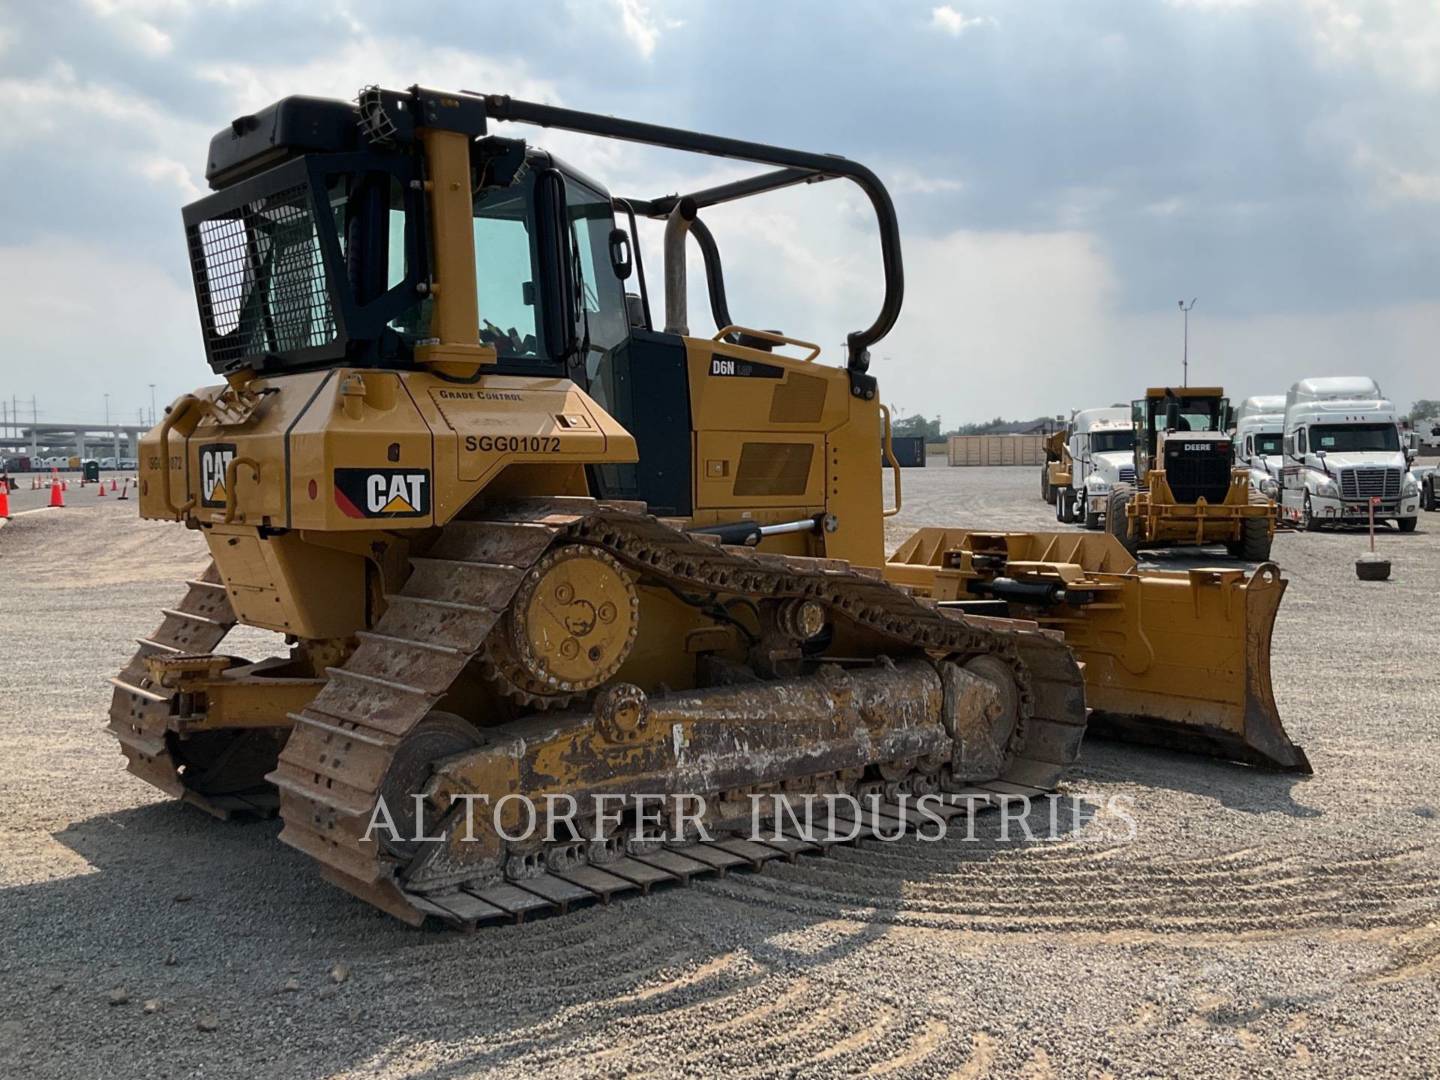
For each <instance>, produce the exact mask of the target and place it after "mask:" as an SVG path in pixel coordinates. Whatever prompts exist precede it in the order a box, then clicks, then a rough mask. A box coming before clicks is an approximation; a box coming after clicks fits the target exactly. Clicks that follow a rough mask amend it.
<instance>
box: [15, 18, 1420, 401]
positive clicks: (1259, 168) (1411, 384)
mask: <svg viewBox="0 0 1440 1080" xmlns="http://www.w3.org/2000/svg"><path fill="white" fill-rule="evenodd" d="M376 82H378V83H382V84H385V85H392V86H406V85H409V84H411V83H414V82H423V83H426V84H428V85H432V86H437V87H445V88H464V89H472V90H481V91H494V92H502V93H509V94H511V95H513V96H516V97H530V98H537V99H540V100H544V101H548V102H553V103H557V104H563V105H568V106H572V107H577V108H583V109H588V110H592V111H597V112H605V113H612V114H615V115H622V116H630V117H634V118H637V119H644V120H651V121H655V122H659V123H667V124H673V125H677V126H685V127H693V128H697V129H700V130H707V131H714V132H717V133H721V134H727V135H735V136H740V137H745V138H752V139H758V140H762V141H769V142H776V143H782V144H787V145H792V146H797V147H801V148H804V149H810V150H818V151H825V152H832V153H840V154H844V155H846V156H848V157H853V158H857V159H859V160H861V161H863V162H865V163H866V164H868V165H870V166H871V167H872V168H873V169H874V170H875V171H876V172H877V173H879V174H880V176H881V177H882V179H884V180H885V181H886V183H887V184H888V185H889V187H890V189H891V191H892V192H893V194H894V196H895V199H896V203H897V207H898V210H899V214H900V222H901V229H902V232H903V235H904V252H905V263H906V276H907V291H906V301H905V309H904V312H903V314H902V316H901V319H900V322H899V324H898V325H897V327H896V329H895V331H894V332H893V333H892V334H891V336H890V337H889V338H887V339H886V340H885V341H883V342H881V343H880V344H879V345H878V346H877V347H876V349H875V362H874V365H873V367H872V370H873V371H874V372H875V374H877V375H878V376H879V377H880V379H881V387H882V392H883V394H884V397H885V398H886V400H888V401H890V402H892V403H894V404H897V405H898V406H900V408H901V409H902V410H903V411H904V412H906V413H909V412H914V411H917V410H919V411H924V412H925V413H926V414H927V415H934V414H936V413H938V414H940V415H942V416H943V417H944V420H945V422H946V423H947V425H948V424H954V423H958V422H962V421H966V420H975V419H983V418H986V417H989V416H993V415H995V414H997V413H1000V414H1005V415H1007V416H1020V415H1027V416H1028V415H1034V414H1037V413H1042V412H1050V413H1054V412H1061V411H1066V410H1069V409H1071V408H1077V407H1085V406H1090V405H1095V404H1106V403H1109V402H1111V401H1118V400H1122V399H1129V398H1130V397H1132V396H1134V394H1135V392H1136V390H1137V388H1140V387H1143V386H1145V385H1147V384H1153V383H1155V382H1158V381H1167V380H1176V379H1178V377H1179V374H1180V340H1181V325H1180V316H1179V314H1178V312H1177V310H1176V301H1177V300H1178V299H1180V298H1182V297H1183V298H1184V299H1186V300H1188V299H1190V298H1191V297H1192V296H1193V297H1198V298H1199V299H1198V303H1197V304H1196V306H1195V310H1194V313H1193V314H1192V315H1191V325H1190V342H1191V373H1192V382H1221V383H1224V384H1225V385H1226V387H1227V388H1228V389H1229V390H1230V392H1231V394H1232V396H1233V397H1235V398H1237V399H1238V398H1240V397H1243V396H1245V395H1248V394H1255V393H1274V392H1283V391H1284V390H1285V388H1286V387H1287V386H1288V385H1289V384H1290V383H1291V382H1293V381H1294V380H1295V379H1297V378H1301V377H1303V376H1306V375H1318V374H1350V373H1355V374H1360V373H1364V374H1371V375H1373V376H1375V377H1376V378H1377V379H1379V381H1380V383H1381V385H1382V386H1383V387H1384V388H1385V390H1386V391H1387V392H1388V393H1389V394H1390V396H1392V397H1394V398H1395V399H1396V400H1397V401H1399V402H1401V403H1402V404H1404V405H1407V406H1408V404H1409V402H1410V400H1411V399H1413V398H1415V397H1420V396H1426V397H1440V373H1437V370H1436V364H1435V358H1436V348H1437V337H1440V273H1437V271H1440V127H1437V126H1436V123H1435V118H1436V116H1437V115H1440V5H1437V4H1436V3H1435V2H1434V0H1169V2H1164V0H1153V2H1148V0H954V2H951V3H946V4H942V5H939V6H937V5H936V4H934V3H933V2H924V3H914V4H906V3H898V2H875V3H867V2H861V0H829V2H817V3H799V2H794V3H783V2H778V0H757V2H746V0H728V2H725V3H711V4H704V3H698V2H694V3H689V2H674V3H672V2H665V0H591V2H579V0H574V2H568V3H561V2H556V3H545V2H539V0H532V2H530V3H523V4H522V3H514V2H510V3H504V4H501V3H491V2H469V3H454V4H447V3H444V2H440V0H437V2H431V3H426V4H423V5H422V4H416V5H402V4H395V3H393V2H369V0H344V2H336V3H329V4H327V3H324V2H320V3H314V4H309V5H305V6H304V7H303V8H301V7H300V6H299V5H292V4H287V3H266V2H249V0H215V2H208V3H207V2H197V3H185V2H182V0H47V2H45V3H31V2H29V0H0V95H3V99H4V100H5V102H6V103H7V106H8V107H7V109H6V114H5V119H4V121H3V122H0V190H3V194H4V197H5V199H4V205H5V212H4V213H3V214H0V296H3V297H4V301H3V303H4V310H5V316H6V317H5V319H4V323H5V325H6V328H7V330H8V334H7V338H8V340H7V342H6V348H5V352H4V360H3V362H0V373H3V379H0V397H4V398H6V399H9V398H10V396H11V395H12V394H14V395H18V396H19V397H20V398H21V399H24V400H26V401H27V402H28V400H29V399H30V397H31V396H32V395H34V396H35V397H36V398H37V399H38V402H39V409H40V414H41V418H42V419H46V418H49V419H72V418H79V419H88V420H98V419H99V418H100V417H101V416H102V414H103V411H104V408H105V405H104V395H105V394H109V395H110V408H111V412H112V414H113V415H115V416H116V417H122V416H123V417H126V418H129V419H134V418H135V417H136V414H137V410H139V409H141V408H148V403H149V395H150V391H149V389H148V385H147V384H149V383H152V382H153V383H156V384H157V387H158V389H157V393H158V395H159V397H160V398H161V400H162V402H163V401H165V400H168V399H169V398H171V397H173V396H174V395H175V394H177V393H179V392H182V391H184V390H187V389H190V388H192V387H193V386H196V385H200V384H202V383H205V382H208V381H211V380H210V378H209V371H208V369H207V368H206V367H205V366H204V362H203V353H202V350H201V347H200V342H199V334H198V324H197V320H196V316H195V313H194V301H193V294H192V293H191V291H190V285H189V281H188V276H187V270H186V264H185V251H184V243H183V236H182V232H181V228H180V215H179V208H180V207H181V206H182V205H183V204H185V203H186V202H189V201H191V200H192V199H194V198H196V197H198V196H199V195H200V194H202V189H203V177H202V172H203V164H204V155H205V149H206V145H207V143H208V140H209V137H210V135H211V134H212V133H213V132H214V131H216V130H217V129H219V128H220V127H222V126H224V125H225V124H226V123H228V121H229V120H230V119H231V118H233V117H234V116H237V115H240V114H243V113H246V112H249V111H253V110H254V109H256V108H259V107H261V106H263V105H265V104H267V103H269V102H270V101H273V100H274V99H276V98H278V97H282V96H284V95H286V94H289V93H310V94H324V95H333V96H341V97H351V96H353V95H354V93H355V91H356V90H357V89H358V88H359V87H360V86H362V85H364V84H368V83H376ZM510 133H517V134H518V133H522V129H512V131H511V132H510ZM533 134H534V138H535V141H537V142H540V143H542V144H544V145H547V146H549V147H551V148H552V149H555V150H557V151H558V152H559V153H560V154H561V155H562V156H564V157H566V158H567V160H570V161H571V162H572V163H574V164H576V165H578V166H579V167H580V168H582V169H583V170H584V171H586V172H588V173H590V174H591V175H594V176H596V177H598V178H600V179H602V180H604V181H606V182H607V183H609V184H610V186H611V188H612V190H614V191H615V192H616V193H619V194H631V195H641V196H651V195H657V194H661V193H665V192H669V191H674V190H677V189H682V188H687V187H693V186H697V185H703V184H706V183H709V182H712V181H714V180H717V179H721V178H728V177H732V176H735V175H739V174H740V172H741V170H739V169H737V168H732V167H730V166H728V165H725V164H723V163H717V162H715V161H712V160H710V159H706V158H690V157H686V156H682V155H673V154H669V155H667V154H660V153H656V152H652V151H646V150H642V149H639V148H634V147H628V146H616V145H605V144H603V143H599V142H596V141H593V140H588V139H584V138H581V137H578V136H569V135H563V134H561V135H557V134H555V133H549V132H537V133H533ZM709 221H710V223H711V226H712V229H713V230H714V232H715V233H716V236H717V239H718V240H719V242H720V246H721V249H722V251H723V252H724V255H725V261H726V277H727V284H728V285H729V289H730V297H731V309H732V312H733V314H734V315H735V317H736V318H737V319H738V320H740V321H742V322H746V323H749V324H751V325H756V326H764V327H775V328H780V329H782V330H784V331H786V332H788V333H791V334H794V335H796V336H798V337H802V338H809V339H812V340H816V341H819V342H821V343H822V344H824V345H825V346H827V352H828V353H829V354H830V355H831V356H832V357H836V356H838V354H839V350H838V347H837V346H838V345H839V343H840V342H841V341H842V340H843V338H844V335H845V333H846V332H847V331H848V330H850V329H854V328H856V327H858V326H861V325H866V324H868V323H869V321H870V320H871V318H872V317H873V314H874V312H875V310H876V306H877V304H878V298H879V293H880V290H879V265H878V244H877V242H876V240H875V233H874V229H873V223H872V221H871V219H870V217H869V213H868V207H867V204H866V202H865V200H864V198H863V196H861V195H860V194H859V193H858V190H857V189H853V188H849V189H847V187H846V186H845V185H843V184H841V183H831V184H824V185H819V186H816V187H811V188H806V189H803V190H800V191H795V192H786V193H780V194H776V195H772V196H767V197H766V198H765V199H763V200H754V201H752V202H751V203H750V204H749V206H748V208H747V209H746V210H745V211H743V212H741V211H737V210H735V209H733V208H723V209H717V210H716V211H714V212H713V213H712V214H710V215H709ZM653 265H654V266H655V267H656V268H657V269H658V261H657V263H656V264H653ZM656 277H657V278H658V274H657V275H656ZM655 284H656V287H657V291H658V280H656V281H655ZM697 288H698V286H697ZM698 301H699V295H698V294H697V303H696V304H694V305H692V310H698V311H701V312H703V311H705V310H706V308H705V305H704V304H703V302H698ZM692 322H695V323H703V322H704V320H703V319H700V318H695V319H692ZM692 329H694V330H697V331H698V330H701V329H706V328H705V327H704V326H703V325H697V326H694V327H692ZM26 415H28V408H27V413H26Z"/></svg>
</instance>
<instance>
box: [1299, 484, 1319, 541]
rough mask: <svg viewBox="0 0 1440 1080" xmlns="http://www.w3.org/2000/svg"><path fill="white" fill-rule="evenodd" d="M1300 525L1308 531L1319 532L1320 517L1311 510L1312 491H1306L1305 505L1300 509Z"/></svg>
mask: <svg viewBox="0 0 1440 1080" xmlns="http://www.w3.org/2000/svg"><path fill="white" fill-rule="evenodd" d="M1300 527H1301V528H1302V529H1304V530H1305V531H1306V532H1319V531H1320V519H1319V518H1317V517H1316V516H1315V515H1314V513H1312V512H1311V510H1310V493H1309V492H1308V491H1307V492H1306V493H1305V505H1304V506H1303V507H1302V508H1301V510H1300Z"/></svg>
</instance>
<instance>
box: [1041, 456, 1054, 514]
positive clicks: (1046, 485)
mask: <svg viewBox="0 0 1440 1080" xmlns="http://www.w3.org/2000/svg"><path fill="white" fill-rule="evenodd" d="M1040 498H1042V499H1044V500H1045V501H1046V502H1047V503H1050V504H1052V505H1053V504H1054V502H1055V489H1054V488H1052V487H1051V486H1050V466H1049V465H1042V466H1040Z"/></svg>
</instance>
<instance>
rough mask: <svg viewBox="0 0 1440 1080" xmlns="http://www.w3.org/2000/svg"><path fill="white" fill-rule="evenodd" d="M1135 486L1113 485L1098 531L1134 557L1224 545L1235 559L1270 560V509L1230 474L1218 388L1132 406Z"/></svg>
mask: <svg viewBox="0 0 1440 1080" xmlns="http://www.w3.org/2000/svg"><path fill="white" fill-rule="evenodd" d="M1130 408H1131V418H1132V421H1133V423H1134V426H1135V451H1134V453H1135V483H1134V484H1129V483H1120V484H1116V485H1115V486H1114V487H1113V488H1111V491H1110V497H1109V501H1108V503H1107V504H1106V516H1105V529H1106V531H1107V532H1109V533H1110V534H1111V535H1112V536H1114V537H1115V538H1116V539H1118V540H1119V541H1120V542H1121V543H1122V544H1124V545H1125V548H1126V549H1127V550H1128V551H1129V552H1130V553H1131V554H1132V555H1133V554H1136V553H1137V552H1138V551H1139V550H1140V549H1141V548H1147V547H1164V546H1168V545H1172V544H1184V545H1194V546H1197V547H1199V546H1202V545H1205V544H1224V545H1225V548H1226V550H1227V551H1228V552H1229V553H1230V554H1231V555H1232V556H1233V557H1235V558H1237V559H1245V560H1248V561H1250V562H1263V561H1264V560H1266V559H1268V558H1270V547H1271V544H1272V543H1273V541H1274V539H1275V522H1276V518H1277V515H1278V511H1277V510H1276V507H1275V504H1274V503H1273V502H1271V501H1270V500H1269V499H1268V498H1266V497H1265V495H1264V494H1262V493H1261V492H1259V491H1257V490H1255V489H1254V488H1252V487H1251V486H1250V470H1249V469H1247V468H1237V467H1236V466H1235V462H1234V457H1233V453H1232V450H1231V440H1232V436H1231V435H1230V432H1229V428H1230V401H1229V399H1228V398H1226V397H1225V391H1224V390H1223V389H1221V388H1220V387H1218V386H1160V387H1151V388H1150V389H1148V390H1146V391H1145V396H1144V397H1143V398H1139V399H1138V400H1136V401H1134V402H1132V403H1131V407H1130Z"/></svg>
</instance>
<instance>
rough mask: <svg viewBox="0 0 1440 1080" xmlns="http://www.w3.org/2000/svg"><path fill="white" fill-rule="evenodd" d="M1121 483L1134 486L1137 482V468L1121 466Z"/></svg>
mask: <svg viewBox="0 0 1440 1080" xmlns="http://www.w3.org/2000/svg"><path fill="white" fill-rule="evenodd" d="M1120 482H1121V483H1122V484H1133V483H1134V482H1135V466H1134V465H1121V466H1120Z"/></svg>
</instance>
